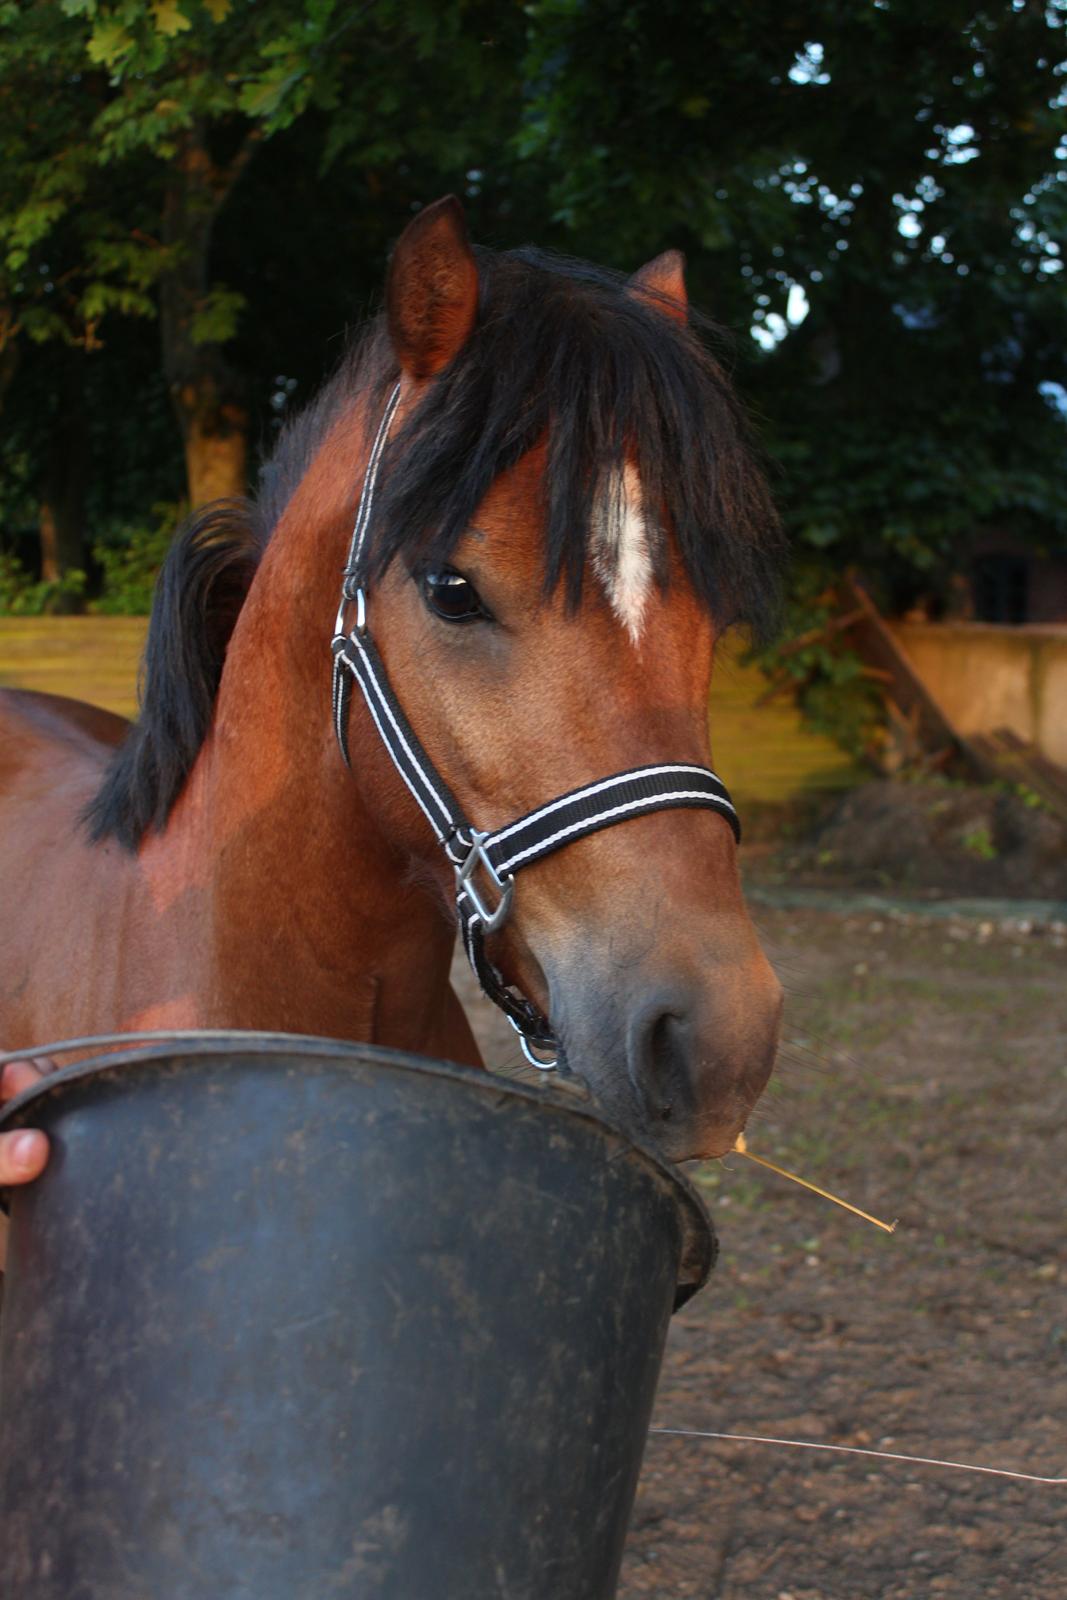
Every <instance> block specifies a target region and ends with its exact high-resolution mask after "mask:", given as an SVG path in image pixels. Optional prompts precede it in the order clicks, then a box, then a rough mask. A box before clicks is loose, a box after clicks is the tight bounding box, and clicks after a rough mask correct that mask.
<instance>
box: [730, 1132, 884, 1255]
mask: <svg viewBox="0 0 1067 1600" xmlns="http://www.w3.org/2000/svg"><path fill="white" fill-rule="evenodd" d="M734 1150H735V1151H736V1152H737V1154H738V1155H739V1156H745V1157H747V1159H748V1160H749V1161H755V1162H758V1163H759V1165H760V1166H761V1167H768V1168H769V1169H770V1171H771V1172H777V1173H778V1175H779V1177H782V1178H788V1179H789V1180H790V1182H792V1183H799V1184H800V1185H801V1186H802V1187H803V1188H805V1189H810V1190H811V1191H812V1193H813V1194H817V1195H821V1196H822V1198H823V1199H824V1200H832V1201H833V1203H834V1205H835V1206H843V1207H844V1209H845V1210H846V1211H851V1212H852V1214H853V1216H856V1217H862V1218H863V1220H864V1222H871V1223H873V1224H874V1226H875V1227H876V1228H881V1230H882V1232H883V1233H895V1232H896V1226H897V1218H895V1217H894V1219H893V1221H892V1222H882V1220H881V1219H880V1218H879V1217H872V1216H871V1214H870V1212H869V1211H861V1210H860V1208H859V1206H854V1205H853V1204H852V1203H851V1201H848V1200H842V1199H840V1198H839V1197H838V1196H837V1195H836V1194H831V1193H830V1191H829V1189H820V1187H819V1185H818V1184H817V1183H810V1182H809V1181H808V1179H807V1178H801V1177H799V1176H798V1174H797V1173H795V1172H790V1171H789V1170H788V1169H787V1168H786V1167H780V1166H778V1165H777V1163H776V1162H774V1161H768V1160H767V1157H766V1156H758V1155H756V1153H755V1151H754V1150H750V1149H749V1148H748V1143H747V1141H746V1139H745V1136H744V1134H743V1133H739V1134H738V1135H737V1141H736V1143H735V1144H734Z"/></svg>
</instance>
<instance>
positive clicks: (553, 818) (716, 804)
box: [332, 384, 741, 1068]
mask: <svg viewBox="0 0 1067 1600" xmlns="http://www.w3.org/2000/svg"><path fill="white" fill-rule="evenodd" d="M399 399H400V385H399V384H398V385H397V386H396V388H395V389H394V390H393V393H392V395H391V396H390V398H389V402H388V404H387V406H386V408H385V412H384V414H383V416H382V420H381V422H380V424H379V427H378V432H377V434H376V436H375V439H374V444H373V446H372V448H371V453H370V459H369V461H368V463H367V472H366V476H365V478H364V480H363V491H362V493H361V495H360V501H359V509H358V511H357V513H356V522H355V527H354V528H353V530H352V541H351V544H350V546H349V552H348V560H347V562H346V564H345V570H344V583H343V585H342V591H341V603H340V606H339V607H338V611H337V621H336V623H335V626H334V636H333V643H332V650H333V725H334V732H335V734H336V736H337V743H338V746H339V748H340V751H341V755H342V757H343V758H344V761H345V765H346V766H350V765H351V761H350V759H349V749H348V718H349V710H350V707H351V699H352V687H353V684H354V683H357V684H358V685H359V688H360V690H361V692H362V694H363V698H364V700H365V702H366V705H367V709H368V711H369V712H370V715H371V718H372V720H373V722H374V725H375V727H376V728H377V730H378V733H379V735H380V737H381V740H382V743H383V744H384V745H385V748H386V750H387V751H388V752H389V755H390V757H391V758H392V761H393V765H394V766H395V767H396V769H397V771H398V772H399V774H400V776H401V778H403V780H404V782H405V784H406V785H407V787H408V789H409V790H410V791H411V794H412V795H413V797H414V799H415V801H416V802H417V804H418V806H419V808H420V809H421V811H422V813H423V815H424V816H425V817H426V820H427V821H428V822H429V824H430V827H431V828H432V829H433V832H434V836H435V838H436V839H437V842H438V844H439V845H440V846H441V848H442V849H443V851H444V852H445V855H446V856H447V858H448V860H449V862H450V863H451V865H452V868H453V870H454V872H455V875H456V915H457V918H458V920H459V928H460V932H461V934H462V937H463V945H464V949H465V950H466V952H467V958H468V960H469V961H470V964H471V967H472V968H473V970H474V973H475V976H476V977H477V979H478V981H479V983H480V984H481V986H482V989H483V990H484V992H485V993H486V995H487V996H488V997H489V999H490V1000H492V1001H493V1002H494V1003H495V1004H496V1005H497V1006H499V1007H500V1009H501V1010H502V1011H503V1012H504V1014H505V1016H506V1017H507V1018H508V1021H509V1022H510V1023H511V1025H512V1027H513V1028H514V1029H515V1031H516V1032H517V1033H518V1035H519V1040H520V1043H521V1044H522V1047H523V1052H524V1054H525V1055H526V1057H527V1059H528V1060H529V1061H531V1062H532V1063H533V1064H534V1065H535V1066H538V1067H543V1068H551V1067H553V1066H555V1064H556V1062H555V1054H556V1052H557V1050H558V1046H557V1043H556V1039H555V1037H554V1035H553V1033H552V1029H551V1026H550V1024H549V1022H548V1020H547V1018H546V1017H544V1016H543V1015H542V1013H541V1012H540V1011H539V1010H538V1008H537V1007H536V1006H535V1005H533V1004H532V1002H531V1001H529V1000H528V999H527V998H526V997H525V995H521V994H519V993H517V992H516V991H515V990H514V989H512V988H510V987H509V986H508V985H507V984H506V983H505V981H504V979H503V977H502V975H501V974H500V972H499V971H498V970H497V968H496V967H495V966H494V965H493V963H492V962H491V961H490V960H489V957H488V956H487V954H486V950H485V940H486V937H487V935H489V934H491V933H494V932H495V931H496V930H497V929H498V928H500V927H502V926H503V924H504V923H505V922H506V921H507V918H508V916H509V914H510V912H511V906H512V900H513V898H514V893H515V874H516V872H518V871H520V870H521V869H522V868H524V867H529V866H532V865H533V863H534V862H536V861H541V860H543V859H544V858H545V856H548V855H551V854H552V853H553V851H556V850H559V849H562V847H563V846H564V845H567V844H571V843H573V842H574V840H576V839H583V838H585V837H586V836H587V835H588V834H591V833H596V832H598V831H599V830H600V829H601V828H608V827H612V826H613V825H614V824H615V823H617V822H625V821H627V820H628V819H630V818H631V817H640V816H645V815H646V814H647V813H649V812H652V811H666V810H669V809H671V808H673V807H687V808H691V807H703V808H706V809H709V810H712V811H717V812H718V813H719V815H720V816H722V817H725V819H726V821H727V822H728V823H729V824H730V827H731V828H732V830H733V834H734V838H735V839H736V840H738V841H740V838H741V827H740V823H739V822H738V818H737V812H736V811H735V810H734V807H733V805H732V803H731V801H730V796H729V794H728V793H727V791H726V786H725V784H724V783H723V782H722V781H721V779H719V778H717V777H716V776H715V774H714V772H711V771H709V769H708V768H707V767H700V766H690V765H686V764H678V765H672V764H668V765H658V766H647V767H635V768H632V769H631V770H629V771H627V772H617V773H615V774H614V776H612V777H609V778H600V779H598V780H597V781H596V782H595V783H589V784H586V785H584V787H582V788H580V789H574V790H572V791H571V792H570V793H569V794H564V795H561V796H560V797H559V798H558V799H556V800H550V801H549V802H548V803H547V804H546V805H543V806H538V807H537V809H536V810H534V811H530V812H528V813H527V814H526V816H524V817H520V818H519V820H518V821H517V822H510V823H508V824H507V825H506V826H505V827H503V828H498V829H496V831H495V832H488V831H485V832H483V831H482V830H480V829H478V828H475V827H474V826H473V824H472V823H471V822H470V821H469V820H468V819H467V817H466V816H465V815H464V812H463V809H462V807H461V806H460V804H459V802H458V801H457V800H456V797H455V795H454V794H453V793H452V791H451V789H449V787H448V785H447V784H446V783H445V781H444V779H443V778H442V777H441V774H440V773H439V772H438V771H437V768H436V767H435V766H434V764H433V762H432V761H431V760H430V758H429V756H428V755H427V754H426V751H425V750H424V749H423V747H422V745H421V743H420V742H419V739H418V736H417V734H416V733H415V730H414V729H413V728H412V726H411V724H410V722H409V721H408V719H407V717H406V716H405V714H404V710H403V708H402V706H401V705H400V703H399V701H398V700H397V698H396V696H395V695H394V693H393V690H392V687H391V685H390V683H389V679H388V677H387V675H386V671H385V666H384V664H383V662H382V658H381V656H380V655H379V654H378V650H377V647H376V646H375V643H374V640H373V639H372V638H371V635H370V631H369V628H368V625H367V598H366V592H365V590H364V588H363V586H362V582H361V575H362V571H363V565H364V562H363V553H364V547H365V543H366V536H367V528H368V525H369V521H370V515H371V510H372V508H373V504H374V491H375V485H376V483H377V479H378V471H379V468H380V465H381V458H382V452H383V450H384V449H385V443H386V440H387V438H388V436H389V426H390V424H391V422H392V419H393V416H394V414H395V412H396V408H397V404H398V402H399ZM350 604H354V605H355V607H356V620H355V626H354V627H353V628H352V629H351V630H350V631H349V632H346V631H345V621H346V615H347V611H348V607H349V605H350ZM543 1056H550V1057H551V1058H552V1059H544V1058H543Z"/></svg>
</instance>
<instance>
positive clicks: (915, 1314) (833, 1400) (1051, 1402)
mask: <svg viewBox="0 0 1067 1600" xmlns="http://www.w3.org/2000/svg"><path fill="white" fill-rule="evenodd" d="M759 922H760V926H761V929H762V932H763V934H764V937H765V942H766V945H767V948H768V951H769V953H770V954H771V956H772V959H774V961H775V962H776V965H777V967H778V970H779V973H780V975H781V977H782V979H783V981H784V983H785V985H786V988H787V991H788V995H789V1000H788V1008H787V1021H786V1026H785V1035H786V1039H785V1043H784V1045H783V1051H782V1060H781V1063H780V1065H779V1068H778V1072H777V1075H776V1080H775V1082H774V1084H773V1085H772V1087H771V1089H770V1090H769V1092H768V1095H767V1096H766V1097H765V1100H764V1102H763V1104H762V1106H761V1108H760V1109H759V1111H758V1113H757V1116H756V1118H755V1119H754V1120H753V1123H752V1124H751V1127H750V1139H749V1143H750V1145H751V1147H752V1148H753V1149H754V1150H757V1151H760V1152H762V1153H763V1154H766V1155H768V1156H769V1157H771V1158H772V1159H775V1160H777V1161H779V1162H780V1163H781V1164H782V1165H785V1166H789V1167H792V1168H793V1169H795V1170H799V1171H800V1172H802V1173H803V1174H805V1176H807V1177H810V1178H812V1179H814V1180H815V1181H817V1182H820V1183H822V1184H823V1185H824V1186H826V1187H828V1188H830V1189H833V1190H835V1191H836V1192H837V1193H839V1194H842V1195H844V1196H845V1197H846V1198H848V1199H851V1200H852V1201H854V1202H855V1203H856V1204H857V1205H860V1206H862V1207H863V1208H864V1209H865V1210H868V1211H871V1212H873V1213H874V1214H875V1215H878V1216H883V1217H886V1218H888V1219H890V1220H891V1219H892V1218H894V1217H899V1219H900V1225H899V1227H898V1229H897V1232H896V1233H895V1234H894V1235H893V1236H892V1237H889V1236H887V1235H885V1234H883V1233H880V1232H878V1231H877V1230H876V1229H875V1228H873V1227H871V1226H869V1225H868V1224H866V1223H863V1222H861V1221H859V1220H857V1219H856V1218H853V1217H850V1216H849V1215H848V1214H847V1213H845V1212H843V1211H840V1210H838V1209H837V1208H836V1207H834V1206H832V1205H830V1204H828V1203H826V1202H824V1201H822V1200H820V1199H818V1198H817V1197H816V1196H814V1195H810V1194H807V1193H806V1192H804V1191H803V1190H801V1189H799V1188H797V1187H795V1186H794V1185H792V1184H789V1183H786V1182H785V1181H784V1180H782V1179H779V1178H777V1177H775V1176H774V1175H773V1174H771V1173H769V1172H765V1171H762V1170H761V1169H759V1168H756V1167H754V1166H752V1165H751V1164H750V1163H748V1162H746V1161H744V1160H743V1159H742V1158H740V1157H737V1156H734V1157H732V1158H730V1159H729V1160H728V1161H727V1162H725V1163H715V1164H709V1165H708V1167H707V1168H706V1169H697V1170H694V1171H693V1173H692V1174H691V1175H692V1176H693V1177H694V1178H695V1179H696V1180H697V1182H698V1183H699V1184H700V1185H701V1187H702V1189H703V1190H704V1193H705V1194H706V1197H707V1200H708V1203H709V1205H710V1207H711V1210H712V1213H713V1215H714V1218H715V1221H716V1225H717V1228H718V1232H719V1236H720V1241H721V1247H722V1253H721V1257H720V1263H719V1266H718V1268H717V1270H716V1272H715V1273H714V1275H713V1278H712V1281H711V1283H710V1284H709V1286H708V1288H707V1289H706V1290H705V1291H704V1293H703V1294H701V1295H700V1296H698V1297H697V1299H696V1300H695V1301H693V1302H692V1303H691V1304H690V1305H689V1306H687V1307H686V1308H685V1309H684V1310H683V1311H682V1312H681V1313H679V1315H678V1316H677V1317H676V1318H675V1319H674V1322H673V1324H672V1329H671V1335H670V1339H669V1344H668V1350H667V1356H666V1361H665V1364H664V1368H663V1374H662V1378H661V1382H660V1389H659V1395H658V1399H657V1404H656V1409H655V1416H654V1419H653V1420H654V1423H656V1424H658V1425H661V1426H668V1427H683V1428H693V1429H711V1430H715V1431H720V1432H740V1433H759V1434H769V1435H773V1436H776V1437H779V1438H785V1439H809V1440H818V1441H824V1442H827V1443H838V1444H849V1445H861V1446H867V1447H869V1448H874V1449H885V1450H897V1451H901V1452H906V1453H911V1454H916V1455H925V1456H940V1457H947V1458H949V1459H952V1460H958V1461H966V1462H974V1463H981V1464H985V1465H988V1466H1002V1467H1008V1468H1013V1469H1015V1470H1020V1471H1029V1472H1033V1473H1039V1474H1043V1475H1047V1476H1058V1475H1063V1474H1067V1294H1065V1287H1067V1263H1065V1261H1064V1240H1063V1232H1064V1229H1063V1222H1064V1209H1065V1206H1064V1202H1065V1194H1067V1179H1065V1173H1067V1118H1065V1116H1064V1112H1065V1110H1067V981H1065V979H1067V928H1064V926H1063V925H1062V924H1054V925H1052V926H1051V927H1050V926H1048V925H1045V926H1041V925H1027V924H1026V923H1019V922H1013V921H1011V920H1009V921H1005V922H1001V923H994V922H991V921H978V920H973V919H972V920H947V921H946V920H944V919H941V920H936V919H928V918H918V917H909V916H905V915H900V916H890V917H886V916H871V915H869V914H867V915H853V916H850V915H847V914H827V913H823V912H815V911H803V912H798V911H783V910H761V912H760V916H759ZM478 1023H479V1027H480V1028H482V1027H484V1029H485V1038H486V1042H487V1045H488V1048H489V1052H490V1054H491V1056H492V1057H493V1058H494V1059H496V1060H497V1061H500V1060H501V1059H509V1060H510V1059H514V1055H515V1052H514V1049H513V1047H512V1046H511V1045H510V1044H504V1043H502V1038H503V1036H502V1034H500V1033H499V1031H498V1030H497V1028H496V1026H495V1023H494V1022H492V1021H485V1020H483V1018H482V1017H481V1016H479V1018H478ZM1065 1509H1067V1488H1065V1487H1047V1486H1042V1485H1037V1484H1020V1483H1012V1482H1011V1481H1010V1480H1005V1479H997V1478H990V1477H982V1476H977V1475H968V1474H964V1473H959V1472H951V1471H947V1470H944V1469H940V1468H933V1467H913V1466H908V1465H904V1464H895V1463H892V1462H885V1461H872V1460H869V1459H865V1458H863V1457H850V1456H834V1455H824V1454H820V1453H818V1452H814V1451H801V1450H789V1449H780V1448H774V1447H771V1446H757V1445H751V1446H748V1445H740V1444H725V1443H720V1442H716V1441H711V1440H702V1439H689V1438H669V1437H663V1436H652V1437H650V1439H649V1441H648V1446H647V1449H646V1452H645V1463H644V1469H643V1473H642V1478H641V1485H640V1490H639V1493H638V1498H637V1504H636V1507H635V1511H634V1517H633V1522H632V1526H631V1532H630V1537H629V1542H628V1545H627V1553H626V1560H625V1565H624V1569H623V1577H622V1583H621V1586H620V1590H619V1595H620V1600H638V1597H643V1600H644V1597H653V1600H683V1597H690V1596H692V1597H700V1600H928V1597H946V1600H1062V1597H1063V1595H1064V1594H1065V1593H1067V1550H1065V1545H1064V1540H1063V1532H1062V1530H1063V1524H1064V1511H1065Z"/></svg>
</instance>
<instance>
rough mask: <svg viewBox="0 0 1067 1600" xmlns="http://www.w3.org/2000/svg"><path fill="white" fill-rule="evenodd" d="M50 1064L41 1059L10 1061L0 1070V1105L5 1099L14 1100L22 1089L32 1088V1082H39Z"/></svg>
mask: <svg viewBox="0 0 1067 1600" xmlns="http://www.w3.org/2000/svg"><path fill="white" fill-rule="evenodd" d="M50 1065H51V1063H47V1064H46V1063H45V1062H43V1061H42V1062H40V1063H38V1062H36V1061H12V1062H11V1063H10V1065H9V1066H6V1067H4V1069H3V1071H2V1072H0V1105H2V1104H3V1102H4V1101H5V1100H14V1098H15V1096H16V1095H17V1094H21V1093H22V1091H23V1090H24V1089H32V1088H33V1086H34V1084H36V1083H40V1081H41V1079H42V1078H43V1077H44V1076H45V1073H46V1072H47V1071H48V1068H49V1066H50Z"/></svg>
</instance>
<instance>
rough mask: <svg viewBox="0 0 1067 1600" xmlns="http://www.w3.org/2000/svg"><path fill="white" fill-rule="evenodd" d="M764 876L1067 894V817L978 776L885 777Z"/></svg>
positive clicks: (905, 888)
mask: <svg viewBox="0 0 1067 1600" xmlns="http://www.w3.org/2000/svg"><path fill="white" fill-rule="evenodd" d="M758 876H760V877H761V878H764V880H766V879H767V878H768V877H770V878H772V879H777V880H778V881H787V882H789V883H790V884H812V883H814V884H819V885H826V886H847V887H851V888H857V889H859V888H862V889H881V890H893V891H896V892H899V893H905V894H906V893H909V892H911V893H920V894H922V893H937V894H944V895H961V896H982V897H986V896H988V897H993V898H1012V897H1021V898H1023V899H1033V900H1063V899H1067V823H1064V822H1063V821H1061V820H1060V818H1059V817H1056V816H1054V815H1053V814H1052V813H1051V812H1050V811H1049V810H1047V809H1046V808H1045V807H1044V806H1042V805H1040V804H1035V803H1034V802H1033V800H1032V798H1030V797H1027V796H1023V795H1019V794H1014V793H1012V792H1011V791H1010V790H1007V789H1001V788H993V787H982V786H980V785H973V784H961V783H949V782H945V781H944V780H941V781H938V780H931V781H928V782H899V781H898V782H893V781H890V780H881V781H878V782H874V783H865V784H861V785H860V786H859V788H856V789H852V790H850V791H849V792H848V793H847V794H846V795H844V796H843V797H842V798H840V799H838V800H836V801H835V802H834V803H833V804H832V806H831V807H830V808H829V809H828V810H827V811H825V812H823V814H822V815H821V816H820V817H819V818H818V819H817V820H816V821H815V824H814V826H813V827H812V829H811V831H810V832H808V833H807V834H806V836H805V837H804V839H803V840H802V841H801V842H800V843H799V844H797V845H794V846H793V847H791V848H788V849H785V850H779V851H778V852H777V853H776V854H775V856H774V857H773V858H772V859H771V860H770V861H769V862H767V863H766V867H765V869H764V870H762V871H760V872H759V873H758Z"/></svg>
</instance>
